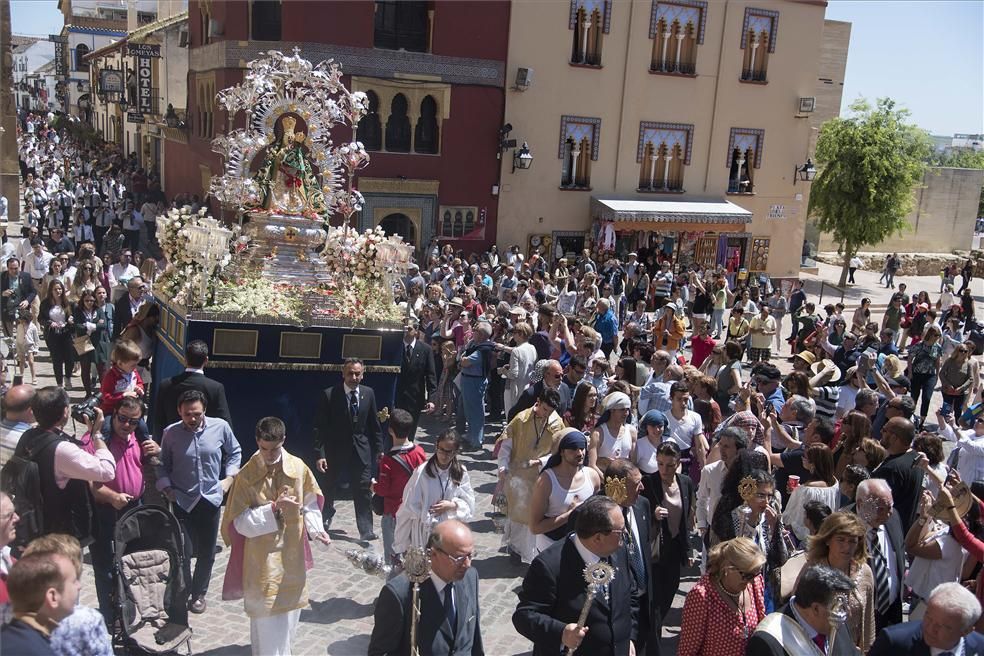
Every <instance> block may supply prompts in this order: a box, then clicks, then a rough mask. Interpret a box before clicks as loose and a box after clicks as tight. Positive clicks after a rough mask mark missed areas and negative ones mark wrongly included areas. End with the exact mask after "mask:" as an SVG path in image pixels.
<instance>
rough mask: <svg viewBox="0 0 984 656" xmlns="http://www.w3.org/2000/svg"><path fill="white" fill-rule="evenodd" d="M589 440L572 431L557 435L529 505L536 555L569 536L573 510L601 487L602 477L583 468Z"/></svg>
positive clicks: (592, 470)
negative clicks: (557, 437) (553, 451)
mask: <svg viewBox="0 0 984 656" xmlns="http://www.w3.org/2000/svg"><path fill="white" fill-rule="evenodd" d="M587 447H588V440H587V438H585V437H584V433H582V432H581V431H579V430H577V429H574V428H565V429H564V430H562V431H561V432H560V444H559V446H558V448H557V452H556V453H554V454H553V455H552V456H550V459H549V460H547V464H546V465H544V466H543V469H542V470H541V471H540V476H539V477H538V478H537V479H536V486H535V487H534V488H533V500H532V501H531V502H530V532H531V533H533V534H534V535H535V536H536V551H537V553H539V552H541V551H543V550H544V549H546V548H547V547H549V546H550V545H551V544H553V543H554V542H556V541H557V540H562V539H564V538H565V537H566V536H567V534H568V533H569V526H568V524H569V521H570V516H571V513H573V512H574V509H575V508H577V507H578V506H580V505H581V504H582V503H584V502H585V501H586V500H587V499H588V497H590V496H591V495H593V494H594V493H595V492H597V491H598V489H599V488H600V487H601V475H600V474H599V473H598V471H597V470H595V469H594V468H593V467H585V466H584V458H585V454H586V452H587Z"/></svg>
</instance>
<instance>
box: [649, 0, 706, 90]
mask: <svg viewBox="0 0 984 656" xmlns="http://www.w3.org/2000/svg"><path fill="white" fill-rule="evenodd" d="M706 20H707V3H706V2H704V1H703V0H676V2H653V9H652V13H651V14H650V17H649V38H650V39H652V40H653V51H652V59H651V62H650V65H649V70H651V71H652V72H654V73H666V74H671V75H696V74H697V48H698V46H700V45H701V44H703V43H704V24H705V21H706Z"/></svg>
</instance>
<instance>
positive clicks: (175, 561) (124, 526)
mask: <svg viewBox="0 0 984 656" xmlns="http://www.w3.org/2000/svg"><path fill="white" fill-rule="evenodd" d="M184 558H185V555H184V542H183V538H182V534H181V526H180V525H179V524H178V520H177V519H176V518H175V517H174V515H172V514H171V512H170V511H169V510H168V509H166V508H163V507H161V506H149V505H148V506H140V507H138V508H134V509H133V510H130V511H129V512H127V513H125V514H124V515H123V516H122V517H121V518H120V519H119V521H117V523H116V532H115V534H114V553H113V600H114V606H115V610H116V616H117V619H118V620H119V622H118V635H117V636H116V641H117V643H118V644H119V646H121V647H122V648H123V651H124V653H126V654H134V655H137V654H175V653H178V650H180V649H182V647H183V648H184V649H185V650H186V651H187V652H188V653H189V654H190V653H191V627H189V626H188V596H187V593H186V591H185V582H184V575H183V573H182V565H183V564H184Z"/></svg>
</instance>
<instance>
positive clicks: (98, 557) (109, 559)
mask: <svg viewBox="0 0 984 656" xmlns="http://www.w3.org/2000/svg"><path fill="white" fill-rule="evenodd" d="M142 418H143V404H142V403H141V402H140V401H139V400H137V399H135V398H131V397H127V398H125V399H123V400H122V401H121V402H120V404H119V406H118V407H117V408H116V412H115V413H113V414H112V415H111V416H110V417H109V418H108V419H107V420H106V421H105V422H104V423H101V424H98V425H99V426H101V429H100V430H99V432H98V433H97V434H96V435H92V433H91V432H90V433H86V434H85V435H83V436H82V444H83V448H85V450H86V451H88V452H89V453H95V451H96V446H95V445H96V443H98V442H99V441H100V440H99V438H100V437H102V439H104V440H105V443H106V445H107V447H108V449H109V452H110V453H111V454H112V455H113V460H114V461H115V462H116V476H115V477H114V478H113V479H112V480H109V481H105V482H103V483H96V484H94V485H93V486H92V495H93V497H94V499H95V503H94V504H93V515H94V520H95V522H94V524H95V526H94V529H95V541H94V542H93V543H92V546H90V547H89V552H90V553H91V554H92V570H93V573H94V575H95V581H96V596H97V597H98V598H99V612H101V613H102V614H103V617H104V618H105V619H106V623H107V624H110V625H111V624H112V622H113V620H114V611H113V603H112V602H113V575H112V566H113V533H114V531H115V530H116V522H117V521H118V520H119V518H120V517H122V516H123V513H125V512H126V511H128V510H130V509H131V508H134V507H136V506H138V505H140V503H141V498H142V497H143V493H144V475H143V459H144V458H149V457H152V456H156V455H158V454H159V453H160V451H161V447H160V446H158V445H157V443H156V442H154V441H153V440H150V439H148V440H145V441H143V442H141V441H140V440H138V439H137V436H136V429H137V425H138V424H139V423H140V420H141V419H142ZM94 425H97V424H94Z"/></svg>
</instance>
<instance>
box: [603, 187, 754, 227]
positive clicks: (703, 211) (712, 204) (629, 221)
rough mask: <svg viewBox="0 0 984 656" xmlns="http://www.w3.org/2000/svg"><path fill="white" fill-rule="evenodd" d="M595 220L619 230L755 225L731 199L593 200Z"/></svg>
mask: <svg viewBox="0 0 984 656" xmlns="http://www.w3.org/2000/svg"><path fill="white" fill-rule="evenodd" d="M591 218H592V219H598V220H600V221H610V222H612V223H614V224H615V229H616V230H659V229H665V230H672V231H685V230H686V231H691V230H699V231H704V232H734V231H736V230H740V229H742V227H743V226H744V225H745V224H746V223H751V221H752V213H751V212H749V211H748V210H746V209H744V208H742V207H739V206H738V205H735V204H734V203H732V202H730V201H727V200H714V199H708V200H685V201H676V200H647V199H641V198H605V197H597V196H594V197H592V198H591Z"/></svg>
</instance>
